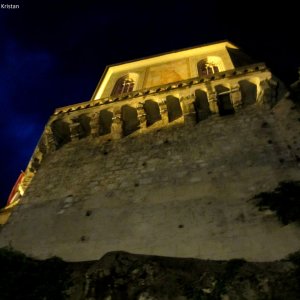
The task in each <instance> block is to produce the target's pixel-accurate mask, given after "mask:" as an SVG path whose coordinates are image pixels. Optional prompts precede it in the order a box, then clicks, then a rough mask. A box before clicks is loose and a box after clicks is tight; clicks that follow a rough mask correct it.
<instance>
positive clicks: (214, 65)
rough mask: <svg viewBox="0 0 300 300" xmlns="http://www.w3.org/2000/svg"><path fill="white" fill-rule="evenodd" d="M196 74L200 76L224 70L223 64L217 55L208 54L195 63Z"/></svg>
mask: <svg viewBox="0 0 300 300" xmlns="http://www.w3.org/2000/svg"><path fill="white" fill-rule="evenodd" d="M197 68H198V74H199V76H200V77H202V76H208V75H212V74H215V73H218V72H222V71H224V69H225V68H224V64H223V61H222V59H221V58H220V57H218V56H208V57H207V58H206V59H201V60H200V61H199V62H198V63H197Z"/></svg>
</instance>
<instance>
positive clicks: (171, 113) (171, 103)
mask: <svg viewBox="0 0 300 300" xmlns="http://www.w3.org/2000/svg"><path fill="white" fill-rule="evenodd" d="M166 105H167V109H168V118H169V122H172V121H175V120H176V119H178V118H180V117H181V116H182V109H181V106H180V102H179V99H178V98H176V97H174V96H172V95H170V96H167V99H166Z"/></svg>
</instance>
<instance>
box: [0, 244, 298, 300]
mask: <svg viewBox="0 0 300 300" xmlns="http://www.w3.org/2000/svg"><path fill="white" fill-rule="evenodd" d="M0 263H1V270H2V272H1V280H0V299H2V300H6V299H9V300H14V299H22V300H24V299H31V300H35V299H48V300H52V299H53V300H54V299H55V300H57V299H71V300H146V299H147V300H196V299H198V300H199V299H206V300H214V299H222V300H236V299H245V300H247V299H256V300H257V299H258V300H259V299H262V300H265V299H277V300H279V299H284V300H286V299H288V300H293V299H295V300H296V299H299V294H300V254H299V253H295V254H293V255H290V256H289V257H288V258H287V259H286V260H281V261H274V262H267V263H262V262H260V263H256V262H247V261H245V260H243V259H233V260H229V261H213V260H201V259H192V258H171V257H161V256H147V255H136V254H130V253H126V252H110V253H107V254H106V255H105V256H104V257H102V258H101V259H100V260H98V261H92V262H77V263H67V262H64V261H62V260H60V259H59V258H52V259H48V260H44V261H38V260H34V259H32V258H28V257H26V256H24V255H23V254H21V253H18V252H14V251H11V250H7V249H1V250H0Z"/></svg>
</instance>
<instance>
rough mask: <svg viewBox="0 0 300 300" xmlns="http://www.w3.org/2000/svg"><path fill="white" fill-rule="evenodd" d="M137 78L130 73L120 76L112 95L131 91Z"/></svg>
mask: <svg viewBox="0 0 300 300" xmlns="http://www.w3.org/2000/svg"><path fill="white" fill-rule="evenodd" d="M134 85H135V80H134V79H133V78H132V77H130V76H129V75H125V76H123V77H121V78H119V79H118V80H117V82H116V84H115V86H114V89H113V91H112V93H111V96H117V95H121V94H126V93H130V92H132V91H133V89H134Z"/></svg>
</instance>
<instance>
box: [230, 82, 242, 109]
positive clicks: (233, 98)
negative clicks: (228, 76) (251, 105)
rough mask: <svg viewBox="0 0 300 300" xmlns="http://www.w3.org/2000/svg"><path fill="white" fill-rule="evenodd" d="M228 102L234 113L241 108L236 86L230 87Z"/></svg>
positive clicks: (240, 98) (239, 94) (240, 95)
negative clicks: (229, 101)
mask: <svg viewBox="0 0 300 300" xmlns="http://www.w3.org/2000/svg"><path fill="white" fill-rule="evenodd" d="M230 100H231V103H232V106H233V108H234V110H235V111H239V110H240V109H241V107H242V94H241V91H240V86H239V85H238V84H236V85H234V86H232V88H231V93H230Z"/></svg>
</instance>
